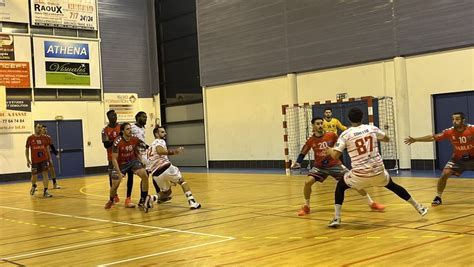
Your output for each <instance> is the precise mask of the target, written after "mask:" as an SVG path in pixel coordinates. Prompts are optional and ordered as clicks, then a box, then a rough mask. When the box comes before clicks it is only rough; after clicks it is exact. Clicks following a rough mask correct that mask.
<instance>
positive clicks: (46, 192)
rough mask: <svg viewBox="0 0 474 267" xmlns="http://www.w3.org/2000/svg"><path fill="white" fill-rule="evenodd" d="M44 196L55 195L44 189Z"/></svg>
mask: <svg viewBox="0 0 474 267" xmlns="http://www.w3.org/2000/svg"><path fill="white" fill-rule="evenodd" d="M43 197H53V195H51V194H50V193H49V192H48V191H47V190H46V191H44V193H43Z"/></svg>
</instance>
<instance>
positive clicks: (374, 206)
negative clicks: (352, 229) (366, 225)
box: [356, 189, 385, 211]
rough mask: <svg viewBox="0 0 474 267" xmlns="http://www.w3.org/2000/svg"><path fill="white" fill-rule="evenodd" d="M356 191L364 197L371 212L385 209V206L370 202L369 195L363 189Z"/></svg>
mask: <svg viewBox="0 0 474 267" xmlns="http://www.w3.org/2000/svg"><path fill="white" fill-rule="evenodd" d="M356 191H357V192H358V193H359V194H360V195H361V196H363V197H366V198H367V202H368V204H369V207H370V208H371V209H372V210H376V211H383V210H384V209H385V205H382V204H380V203H377V202H375V201H373V200H372V198H371V197H370V195H369V193H367V191H365V189H360V190H357V189H356Z"/></svg>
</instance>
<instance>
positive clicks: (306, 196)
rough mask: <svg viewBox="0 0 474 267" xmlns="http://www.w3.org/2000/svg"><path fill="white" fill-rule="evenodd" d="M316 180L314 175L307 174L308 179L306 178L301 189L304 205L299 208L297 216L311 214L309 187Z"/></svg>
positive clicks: (310, 190)
mask: <svg viewBox="0 0 474 267" xmlns="http://www.w3.org/2000/svg"><path fill="white" fill-rule="evenodd" d="M315 175H316V174H315ZM321 177H322V176H321ZM316 179H318V178H316V177H315V176H314V175H309V174H308V177H307V178H306V181H305V182H304V187H303V195H304V205H303V206H302V207H301V210H300V211H299V212H298V216H304V215H306V214H309V213H310V212H311V209H310V199H311V193H312V189H311V187H312V186H313V184H314V183H315V182H316ZM323 180H324V179H323Z"/></svg>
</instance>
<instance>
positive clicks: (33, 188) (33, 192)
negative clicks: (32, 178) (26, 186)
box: [30, 185, 38, 196]
mask: <svg viewBox="0 0 474 267" xmlns="http://www.w3.org/2000/svg"><path fill="white" fill-rule="evenodd" d="M37 190H38V189H37V188H36V185H32V186H31V189H30V195H32V196H33V195H34V194H35V192H36V191H37Z"/></svg>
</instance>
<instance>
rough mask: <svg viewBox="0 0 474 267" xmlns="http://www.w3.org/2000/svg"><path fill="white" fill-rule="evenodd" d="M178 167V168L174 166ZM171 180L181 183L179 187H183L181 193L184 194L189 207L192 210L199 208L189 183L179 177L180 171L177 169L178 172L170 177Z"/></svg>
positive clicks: (199, 205)
mask: <svg viewBox="0 0 474 267" xmlns="http://www.w3.org/2000/svg"><path fill="white" fill-rule="evenodd" d="M176 169H178V168H176ZM171 179H172V181H173V182H175V183H177V184H179V185H181V189H183V193H184V195H185V196H186V198H187V200H188V204H189V208H190V209H192V210H195V209H199V208H201V204H199V203H198V202H197V201H196V200H195V199H194V196H193V193H192V192H191V188H190V187H189V184H188V183H187V182H186V181H185V180H184V179H183V177H181V172H180V171H179V170H178V174H176V175H175V176H174V177H172V178H171Z"/></svg>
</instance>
